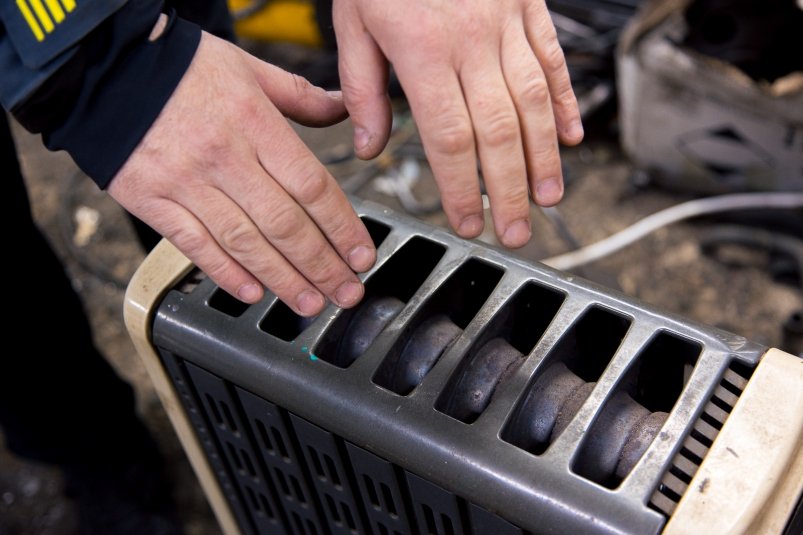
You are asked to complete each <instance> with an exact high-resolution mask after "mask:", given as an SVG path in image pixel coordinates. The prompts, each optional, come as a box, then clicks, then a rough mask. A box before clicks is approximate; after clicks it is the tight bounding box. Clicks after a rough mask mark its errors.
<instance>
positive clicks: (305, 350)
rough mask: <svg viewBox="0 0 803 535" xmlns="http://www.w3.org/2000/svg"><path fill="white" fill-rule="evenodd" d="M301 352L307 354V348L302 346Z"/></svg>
mask: <svg viewBox="0 0 803 535" xmlns="http://www.w3.org/2000/svg"><path fill="white" fill-rule="evenodd" d="M301 351H302V352H304V353H308V352H309V349H308V348H307V346H302V347H301Z"/></svg>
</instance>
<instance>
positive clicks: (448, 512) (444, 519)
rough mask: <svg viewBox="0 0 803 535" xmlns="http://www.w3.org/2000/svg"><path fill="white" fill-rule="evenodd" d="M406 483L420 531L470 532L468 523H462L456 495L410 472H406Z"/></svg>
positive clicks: (437, 533)
mask: <svg viewBox="0 0 803 535" xmlns="http://www.w3.org/2000/svg"><path fill="white" fill-rule="evenodd" d="M407 484H408V486H409V488H410V496H411V497H412V500H413V507H414V509H415V513H416V518H417V519H418V529H419V531H420V532H421V533H426V534H428V535H455V534H456V533H460V534H463V533H470V531H469V530H468V523H467V522H466V523H465V524H466V525H465V526H464V525H463V524H464V522H463V519H462V518H461V514H460V504H459V500H458V498H457V496H455V495H454V494H452V493H450V492H446V491H445V490H443V489H442V488H440V487H438V486H437V485H434V484H432V483H430V482H429V481H427V480H425V479H421V478H420V477H418V476H415V475H413V474H410V473H407Z"/></svg>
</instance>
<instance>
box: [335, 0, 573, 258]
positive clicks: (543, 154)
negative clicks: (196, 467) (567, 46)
mask: <svg viewBox="0 0 803 535" xmlns="http://www.w3.org/2000/svg"><path fill="white" fill-rule="evenodd" d="M333 17H334V25H335V33H336V36H337V43H338V50H339V57H340V60H339V61H340V79H341V85H342V90H343V95H344V98H345V102H346V108H348V110H349V114H350V115H351V118H352V121H353V122H354V128H355V131H354V145H355V149H356V151H357V154H358V156H360V157H361V158H372V157H374V156H376V155H378V154H379V152H381V151H382V149H383V148H384V146H385V144H386V143H387V139H388V136H389V133H390V120H391V110H390V103H389V100H388V97H387V81H388V61H390V62H391V63H392V64H393V67H394V69H395V71H396V74H397V76H398V77H399V81H400V82H401V84H402V87H403V88H404V92H405V94H406V96H407V99H408V101H409V103H410V107H411V109H412V112H413V116H414V118H415V120H416V123H417V125H418V129H419V132H420V134H421V139H422V141H423V144H424V149H425V150H426V153H427V156H428V158H429V162H430V165H431V166H432V170H433V172H434V174H435V179H436V181H437V183H438V187H439V188H440V191H441V196H442V201H443V208H444V211H445V212H446V215H447V216H448V218H449V223H450V225H451V226H452V228H454V229H455V231H456V232H457V233H458V234H459V235H460V236H463V237H466V238H472V237H475V236H477V235H479V234H480V232H482V227H483V217H482V201H481V197H480V185H479V178H478V173H477V159H478V158H479V160H480V162H481V167H482V174H483V178H484V181H485V186H486V189H487V191H488V196H489V198H490V203H491V211H492V215H493V222H494V227H495V229H496V234H497V236H498V237H499V239H500V241H501V242H502V244H504V245H505V246H507V247H520V246H522V245H524V244H525V243H527V241H528V240H529V238H530V235H531V229H530V217H529V214H530V212H529V194H530V193H531V194H532V196H533V198H534V200H535V202H536V203H537V204H539V205H542V206H551V205H554V204H556V203H557V202H558V201H559V200H560V199H561V197H562V195H563V178H562V174H561V166H560V155H559V152H558V139H560V141H562V142H563V143H566V144H576V143H579V142H580V141H581V139H582V137H583V127H582V124H581V121H580V114H579V112H578V109H577V102H576V100H575V97H574V92H573V91H572V88H571V83H570V80H569V74H568V71H567V69H566V63H565V60H564V57H563V51H562V50H561V47H560V45H559V44H558V40H557V36H556V33H555V28H554V26H553V25H552V20H551V18H550V16H549V12H548V11H547V8H546V5H545V4H544V0H465V1H462V2H456V1H449V2H447V1H444V0H408V1H405V2H398V1H395V0H334V7H333Z"/></svg>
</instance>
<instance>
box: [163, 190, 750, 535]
mask: <svg viewBox="0 0 803 535" xmlns="http://www.w3.org/2000/svg"><path fill="white" fill-rule="evenodd" d="M356 209H357V211H358V213H359V214H360V215H361V217H363V219H364V221H366V223H367V225H368V226H369V229H370V231H371V235H372V237H373V238H374V240H375V242H376V243H377V245H378V261H377V265H376V267H375V268H374V269H373V270H372V271H371V272H370V273H368V274H367V275H366V279H365V280H366V296H365V299H364V301H363V303H362V304H361V305H360V306H358V307H357V308H355V309H353V310H338V309H335V308H329V309H327V310H325V311H324V312H323V313H322V314H321V315H319V316H318V317H317V318H314V319H312V320H305V319H303V318H300V317H298V316H296V315H295V314H294V313H293V312H292V311H291V310H290V309H289V308H287V307H286V306H284V305H283V304H282V303H280V302H278V301H277V300H276V299H275V298H274V297H272V296H266V298H265V299H264V300H263V301H262V302H260V303H258V304H256V305H252V306H244V305H241V304H239V303H238V302H237V301H235V300H233V299H231V298H229V297H228V296H226V294H224V293H223V292H222V291H221V290H220V289H218V288H217V287H215V285H214V284H213V283H212V282H211V281H209V280H204V281H201V282H197V279H196V280H194V282H193V284H183V285H179V286H178V288H180V289H181V290H183V291H180V290H174V291H171V292H169V293H168V294H167V295H166V296H165V298H164V299H163V301H162V303H161V305H160V306H159V309H158V312H157V314H156V318H155V320H154V324H153V341H154V344H155V345H156V347H157V348H159V351H160V354H161V357H162V359H163V362H164V365H165V366H166V368H167V369H168V371H169V372H170V376H171V378H172V380H173V382H174V384H175V386H176V388H177V390H178V391H179V392H180V395H181V399H182V401H183V403H184V404H185V408H186V410H187V411H188V413H189V414H190V419H191V421H192V423H193V426H194V427H195V429H196V432H197V433H198V435H199V437H200V438H201V442H202V444H203V445H204V447H205V448H206V454H207V456H208V457H209V458H210V459H212V461H213V463H212V464H213V466H214V469H215V470H216V472H217V475H218V478H219V481H220V483H221V485H222V486H223V487H224V488H225V489H226V492H225V495H226V498H227V499H228V500H229V502H230V505H231V507H232V510H233V511H234V512H235V516H236V518H237V521H238V522H239V523H240V524H241V528H242V529H243V530H244V531H246V532H255V533H277V532H281V531H284V532H287V533H300V534H313V533H322V534H324V533H332V534H340V533H344V534H345V533H374V534H379V535H383V534H388V535H395V534H406V533H421V534H430V533H431V534H439V535H440V534H444V535H447V534H452V533H454V534H459V533H489V532H491V531H490V530H494V532H498V533H503V534H504V533H511V534H512V533H547V532H555V531H557V532H583V533H622V532H627V533H658V532H660V530H661V529H662V527H663V525H664V523H665V522H666V520H667V518H668V517H669V516H671V514H672V511H673V508H674V506H673V504H674V503H676V501H677V499H678V498H679V497H680V496H679V495H680V494H682V492H683V490H684V488H685V487H684V486H683V485H687V484H688V481H689V480H690V476H692V475H693V472H694V470H695V466H696V465H698V464H699V461H700V460H701V458H702V457H704V456H705V453H706V452H705V451H704V449H701V448H700V447H699V446H698V444H699V445H701V446H706V445H710V440H712V439H713V436H712V433H714V432H715V431H716V430H717V429H718V427H717V425H719V427H721V423H722V422H723V421H724V417H726V416H727V413H728V411H729V409H728V407H732V405H733V403H734V402H735V399H736V397H738V395H739V392H740V391H741V389H742V388H743V387H744V384H743V382H744V380H745V379H744V377H746V376H748V375H749V370H751V369H753V368H754V367H755V365H756V363H757V362H758V360H759V359H760V357H761V355H762V354H763V353H764V351H765V349H766V348H764V347H762V346H759V345H756V344H752V343H749V342H747V341H745V340H744V339H742V338H740V337H737V336H734V335H731V334H728V333H725V332H722V331H719V330H716V329H713V328H710V327H706V326H702V325H698V324H694V323H691V322H689V321H688V320H685V319H682V318H678V317H675V316H672V315H669V314H663V313H660V312H657V311H654V310H652V309H650V308H648V307H646V306H644V305H643V304H641V303H639V302H637V301H635V300H632V299H629V298H626V297H623V296H621V295H618V294H616V293H614V292H611V291H610V290H608V289H604V288H600V287H597V286H595V285H593V284H591V283H588V282H586V281H583V280H580V279H576V278H574V277H572V276H571V275H567V274H562V273H559V272H556V271H554V270H550V269H548V268H546V267H544V266H541V265H533V264H530V263H527V262H525V261H523V260H521V259H518V258H516V257H514V256H511V255H509V254H508V253H505V252H502V251H497V250H495V249H492V248H489V247H487V246H484V245H481V244H477V243H473V242H465V241H462V240H459V239H456V238H454V237H453V236H451V235H450V234H448V233H447V232H445V231H442V230H438V229H435V228H432V227H430V226H428V225H426V224H424V223H421V222H417V221H413V220H409V219H406V218H403V217H401V216H398V215H396V214H393V213H390V212H388V211H387V210H385V209H382V208H379V207H376V206H375V205H371V204H368V203H364V204H357V206H356ZM737 378H738V379H737ZM739 379H741V380H742V382H741V383H739ZM734 381H736V382H735V383H734ZM737 383H738V384H737ZM732 386H733V387H732ZM697 415H701V416H699V417H698V416H697ZM712 430H713V431H712ZM700 435H702V437H704V438H707V440H708V441H706V440H701V436H700ZM675 480H677V481H675ZM678 482H680V484H678ZM656 489H657V490H656Z"/></svg>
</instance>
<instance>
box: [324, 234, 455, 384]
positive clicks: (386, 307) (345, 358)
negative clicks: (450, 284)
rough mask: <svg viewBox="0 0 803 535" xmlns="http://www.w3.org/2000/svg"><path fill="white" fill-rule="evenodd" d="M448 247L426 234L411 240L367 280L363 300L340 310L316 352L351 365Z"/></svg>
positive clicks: (408, 297) (407, 298)
mask: <svg viewBox="0 0 803 535" xmlns="http://www.w3.org/2000/svg"><path fill="white" fill-rule="evenodd" d="M445 251H446V248H445V247H443V246H442V245H440V244H438V243H435V242H433V241H430V240H426V239H424V238H420V237H414V238H412V239H411V240H410V241H408V242H407V243H406V244H405V245H404V246H403V247H402V248H401V249H400V250H399V251H398V253H396V254H395V255H394V256H393V257H392V258H390V259H389V260H388V261H387V262H386V263H385V264H383V265H382V266H381V267H380V268H379V269H378V271H377V272H376V273H374V274H373V275H372V276H371V278H370V279H369V280H368V282H367V283H366V285H365V298H364V302H363V304H362V305H361V306H360V307H358V308H357V309H352V310H344V311H342V312H341V313H340V315H339V316H338V318H337V319H336V320H335V323H334V325H332V327H331V328H330V329H329V330H328V331H327V334H326V336H325V337H324V339H323V341H322V342H321V343H320V344H319V345H318V346H317V347H316V348H315V355H317V356H318V358H320V359H322V360H324V361H326V362H328V363H330V364H334V365H335V366H338V367H340V368H345V367H348V366H349V365H351V363H353V362H354V361H355V360H357V359H358V358H359V357H360V355H362V354H363V353H364V352H365V350H366V349H367V348H368V346H370V345H371V343H373V341H374V339H375V338H376V337H377V335H378V334H379V333H380V332H381V331H382V330H383V329H384V328H385V327H386V326H387V325H388V323H390V322H391V321H392V320H393V318H395V317H396V315H397V314H398V313H399V312H400V311H401V309H402V308H404V304H405V303H406V302H407V301H409V300H410V298H411V297H412V296H413V294H414V293H415V292H416V291H417V290H418V288H420V286H421V284H423V283H424V281H425V280H426V278H427V277H428V276H429V274H430V273H432V270H433V269H435V266H436V265H437V264H438V262H439V261H440V259H441V258H442V257H443V254H444V252H445Z"/></svg>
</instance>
